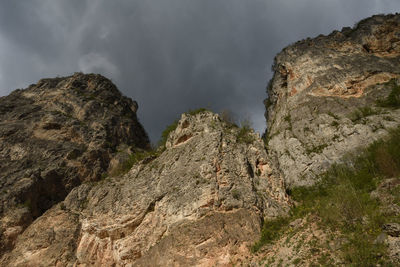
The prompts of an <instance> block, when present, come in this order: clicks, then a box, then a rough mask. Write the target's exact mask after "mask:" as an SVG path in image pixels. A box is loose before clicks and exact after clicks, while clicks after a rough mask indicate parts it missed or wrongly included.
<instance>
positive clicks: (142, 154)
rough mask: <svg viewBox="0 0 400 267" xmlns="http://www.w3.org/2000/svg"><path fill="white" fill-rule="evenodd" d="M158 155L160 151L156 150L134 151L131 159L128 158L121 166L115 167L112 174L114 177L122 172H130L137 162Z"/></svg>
mask: <svg viewBox="0 0 400 267" xmlns="http://www.w3.org/2000/svg"><path fill="white" fill-rule="evenodd" d="M156 156H158V152H157V151H155V150H150V151H137V152H134V153H132V154H131V155H130V156H129V159H127V160H126V161H124V162H123V163H121V164H120V165H119V166H117V167H116V168H114V169H113V170H112V171H111V172H110V176H112V177H114V176H120V175H122V174H125V173H127V172H129V170H130V169H131V168H132V166H133V165H134V164H135V163H138V162H139V161H141V160H143V159H146V158H150V157H156Z"/></svg>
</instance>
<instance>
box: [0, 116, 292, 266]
mask: <svg viewBox="0 0 400 267" xmlns="http://www.w3.org/2000/svg"><path fill="white" fill-rule="evenodd" d="M283 184H284V183H283V180H282V178H281V177H280V176H279V175H278V174H277V173H275V172H274V170H273V169H272V168H271V166H270V164H269V161H268V156H267V154H266V151H265V149H264V144H263V141H262V140H261V139H260V138H259V136H258V135H257V134H255V133H254V132H251V131H249V132H245V133H243V132H241V131H240V129H239V128H237V127H234V126H232V125H231V124H229V123H226V122H224V121H222V120H221V119H220V117H219V116H218V115H215V114H213V113H211V112H207V111H206V112H201V113H199V114H196V115H186V114H184V115H182V118H181V120H180V121H179V123H178V125H177V128H176V130H175V131H173V132H172V133H171V134H170V135H169V138H168V140H167V144H166V150H165V151H164V152H162V153H161V154H160V155H158V156H154V155H149V156H148V157H145V158H144V159H143V160H142V161H141V162H139V163H138V164H136V165H134V166H133V168H132V169H130V171H129V172H128V173H126V174H124V175H120V176H116V177H108V178H106V179H104V180H101V181H100V182H96V183H85V184H83V185H81V186H79V187H76V188H74V189H73V190H72V191H71V193H69V195H68V196H67V197H66V199H65V200H64V201H63V202H62V203H61V204H59V205H55V206H53V207H52V208H51V209H50V210H48V211H47V212H46V213H45V214H43V215H42V216H41V217H40V218H38V219H37V220H36V221H35V222H34V223H32V224H31V225H30V226H29V227H28V228H27V229H26V230H25V232H24V233H23V234H22V235H20V236H19V237H18V239H17V242H16V247H15V248H14V250H13V251H12V252H11V253H9V254H7V255H6V256H5V257H3V259H2V263H3V265H12V266H39V265H43V266H51V265H57V264H58V265H59V266H67V265H69V264H77V265H80V264H83V265H93V266H99V265H102V266H115V265H117V266H126V265H130V264H132V263H134V264H135V266H171V265H183V266H195V265H202V266H215V265H227V264H229V263H230V262H231V261H233V260H235V259H236V258H238V259H240V258H241V257H243V256H244V255H248V254H249V247H250V245H252V244H253V243H254V242H255V241H256V240H257V239H258V237H259V234H260V230H261V224H262V220H263V219H264V218H268V217H276V216H278V215H281V214H284V213H285V212H287V210H288V207H289V200H288V198H287V195H286V193H285V188H284V186H283Z"/></svg>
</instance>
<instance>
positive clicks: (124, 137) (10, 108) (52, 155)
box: [0, 73, 149, 256]
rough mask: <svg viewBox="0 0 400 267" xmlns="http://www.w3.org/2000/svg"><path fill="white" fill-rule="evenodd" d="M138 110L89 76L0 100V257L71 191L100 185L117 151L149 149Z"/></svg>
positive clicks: (46, 81)
mask: <svg viewBox="0 0 400 267" xmlns="http://www.w3.org/2000/svg"><path fill="white" fill-rule="evenodd" d="M136 110H137V104H136V103H135V102H133V101H132V100H131V99H129V98H127V97H124V96H122V95H121V93H120V92H119V91H118V90H117V88H116V87H115V85H113V84H112V83H111V81H109V80H108V79H106V78H104V77H102V76H100V75H94V74H88V75H84V74H82V73H76V74H75V75H73V76H70V77H63V78H54V79H42V80H40V81H39V82H38V83H37V84H32V85H31V86H29V87H28V88H27V89H24V90H15V91H14V92H12V93H11V94H10V95H8V96H5V97H1V98H0V256H1V254H2V253H4V252H5V251H7V250H10V249H12V248H13V246H14V241H15V239H16V238H17V236H18V235H19V234H20V233H22V232H23V231H24V229H25V228H26V227H27V226H28V225H29V224H30V223H31V222H32V221H33V220H34V219H36V218H37V217H39V216H40V215H42V214H43V213H44V212H45V211H46V210H47V209H49V208H51V207H52V206H53V205H54V204H55V203H57V202H59V201H62V200H64V198H65V197H66V196H67V194H68V193H69V192H70V191H71V190H72V189H73V188H74V187H76V186H78V185H80V184H81V183H82V182H86V181H96V180H99V179H100V178H101V175H102V174H103V173H104V172H105V171H106V170H107V168H108V165H109V161H110V159H111V158H113V155H114V154H115V152H116V150H117V147H121V146H130V147H134V148H147V147H148V146H149V140H148V137H147V134H146V132H145V131H144V129H143V127H142V126H141V125H140V123H139V122H138V120H137V117H136ZM60 216H61V215H60ZM65 216H67V218H72V217H71V216H70V215H65ZM68 216H70V217H68ZM57 218H61V217H57ZM50 221H52V220H50ZM50 223H54V222H50ZM62 223H64V222H62ZM65 224H67V221H66V222H65ZM47 226H48V224H47V223H46V227H47ZM58 227H61V226H58ZM74 227H75V226H74ZM68 234H73V231H72V233H68ZM49 238H50V237H49ZM52 238H53V237H52ZM49 240H50V239H49Z"/></svg>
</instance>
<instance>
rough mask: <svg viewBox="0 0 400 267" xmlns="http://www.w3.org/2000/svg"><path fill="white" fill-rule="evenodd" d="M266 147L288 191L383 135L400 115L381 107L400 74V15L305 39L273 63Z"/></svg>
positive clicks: (366, 21) (397, 81)
mask: <svg viewBox="0 0 400 267" xmlns="http://www.w3.org/2000/svg"><path fill="white" fill-rule="evenodd" d="M273 69H274V71H275V74H274V76H273V79H272V80H271V82H270V84H269V86H268V88H267V91H268V98H267V99H266V100H265V104H266V109H267V112H266V118H267V125H268V129H267V131H268V132H267V140H268V150H269V154H270V155H271V158H273V159H274V162H275V165H276V166H277V168H279V169H280V171H281V173H282V174H283V176H284V179H285V182H286V183H287V185H288V186H289V187H292V186H299V185H310V184H313V183H314V182H315V177H316V176H317V175H318V174H320V173H321V172H323V171H325V170H326V169H327V168H328V167H329V166H330V165H331V164H332V163H335V162H338V161H339V160H340V159H342V158H343V156H344V155H345V154H347V153H348V152H351V151H356V149H357V148H359V147H365V146H366V145H368V144H369V143H371V142H373V141H374V140H376V139H379V138H381V137H384V136H385V135H386V134H387V132H388V130H389V129H390V128H393V127H396V126H397V125H399V124H400V110H399V109H398V108H397V109H396V108H393V107H385V106H384V105H381V106H379V105H378V102H379V100H380V99H385V98H387V97H388V96H389V95H390V93H391V91H392V90H393V88H394V87H396V86H398V85H399V82H400V80H399V77H400V15H398V14H396V15H387V16H384V15H377V16H373V17H371V18H368V19H365V20H363V21H361V22H360V23H358V24H357V25H356V26H355V27H354V28H343V29H342V31H340V32H339V31H334V32H333V33H331V34H330V35H328V36H323V35H321V36H318V37H316V38H314V39H306V40H303V41H300V42H297V43H295V44H293V45H290V46H288V47H286V48H285V49H283V51H282V52H281V53H279V54H278V55H277V56H276V58H275V64H274V66H273Z"/></svg>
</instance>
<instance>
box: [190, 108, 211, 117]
mask: <svg viewBox="0 0 400 267" xmlns="http://www.w3.org/2000/svg"><path fill="white" fill-rule="evenodd" d="M206 111H209V110H208V109H206V108H198V109H189V111H187V112H185V114H187V115H192V116H194V115H196V114H199V113H203V112H206Z"/></svg>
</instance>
